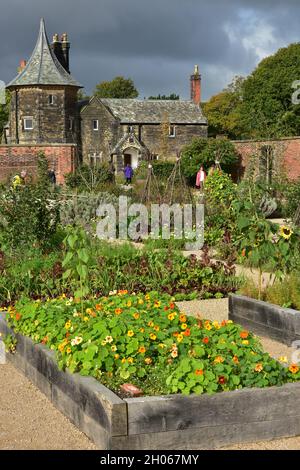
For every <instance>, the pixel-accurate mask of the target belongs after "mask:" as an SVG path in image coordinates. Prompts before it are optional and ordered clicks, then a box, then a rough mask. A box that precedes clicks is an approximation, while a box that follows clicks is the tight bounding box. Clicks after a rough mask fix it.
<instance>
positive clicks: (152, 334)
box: [150, 333, 156, 341]
mask: <svg viewBox="0 0 300 470" xmlns="http://www.w3.org/2000/svg"><path fill="white" fill-rule="evenodd" d="M150 339H152V340H153V341H155V340H156V335H155V334H154V333H151V334H150Z"/></svg>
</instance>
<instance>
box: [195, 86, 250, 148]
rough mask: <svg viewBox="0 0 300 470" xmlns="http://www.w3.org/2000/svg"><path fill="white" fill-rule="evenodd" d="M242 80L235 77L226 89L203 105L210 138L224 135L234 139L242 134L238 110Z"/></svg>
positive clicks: (240, 101) (240, 100)
mask: <svg viewBox="0 0 300 470" xmlns="http://www.w3.org/2000/svg"><path fill="white" fill-rule="evenodd" d="M244 80H245V79H244V78H243V77H235V78H234V79H233V81H232V82H231V84H230V85H228V87H227V88H225V89H224V90H223V91H221V93H218V94H217V95H215V96H213V97H212V98H211V99H210V100H209V101H208V102H207V103H205V104H204V105H203V110H204V114H205V116H206V117H207V119H208V125H209V128H208V133H209V135H210V136H212V137H215V136H216V135H218V134H226V135H227V136H228V137H229V138H232V139H235V138H238V137H241V135H242V134H243V128H242V126H241V111H240V108H241V103H242V85H243V82H244Z"/></svg>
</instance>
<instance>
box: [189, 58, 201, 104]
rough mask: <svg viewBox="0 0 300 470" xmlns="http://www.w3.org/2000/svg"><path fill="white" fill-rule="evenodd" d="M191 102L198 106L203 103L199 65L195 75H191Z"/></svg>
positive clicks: (196, 66)
mask: <svg viewBox="0 0 300 470" xmlns="http://www.w3.org/2000/svg"><path fill="white" fill-rule="evenodd" d="M191 101H193V102H194V103H195V104H197V105H198V106H199V105H200V103H201V75H200V73H199V66H198V65H195V69H194V73H193V74H192V75H191Z"/></svg>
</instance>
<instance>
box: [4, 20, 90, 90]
mask: <svg viewBox="0 0 300 470" xmlns="http://www.w3.org/2000/svg"><path fill="white" fill-rule="evenodd" d="M23 85H63V86H73V87H77V88H82V86H81V85H80V83H78V82H77V81H76V80H74V78H73V77H72V76H71V75H70V74H69V73H68V72H67V71H66V70H65V69H64V67H63V66H62V65H61V63H60V62H59V61H58V59H57V58H56V56H55V54H54V52H52V50H51V48H50V45H49V41H48V38H47V34H46V30H45V23H44V20H43V19H41V24H40V32H39V36H38V40H37V43H36V46H35V48H34V51H33V53H32V56H31V57H30V59H29V61H28V63H27V65H26V67H25V68H24V69H23V70H22V72H20V73H19V75H18V76H17V77H16V78H15V79H14V80H12V81H11V82H10V83H9V84H8V85H7V88H10V87H15V86H23Z"/></svg>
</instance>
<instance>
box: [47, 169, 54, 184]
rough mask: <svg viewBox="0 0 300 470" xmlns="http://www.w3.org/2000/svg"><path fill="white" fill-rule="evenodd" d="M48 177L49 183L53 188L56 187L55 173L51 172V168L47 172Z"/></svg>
mask: <svg viewBox="0 0 300 470" xmlns="http://www.w3.org/2000/svg"><path fill="white" fill-rule="evenodd" d="M48 177H49V179H50V181H51V183H52V184H53V185H54V186H55V185H56V174H55V171H54V170H53V168H51V170H49V172H48Z"/></svg>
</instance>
